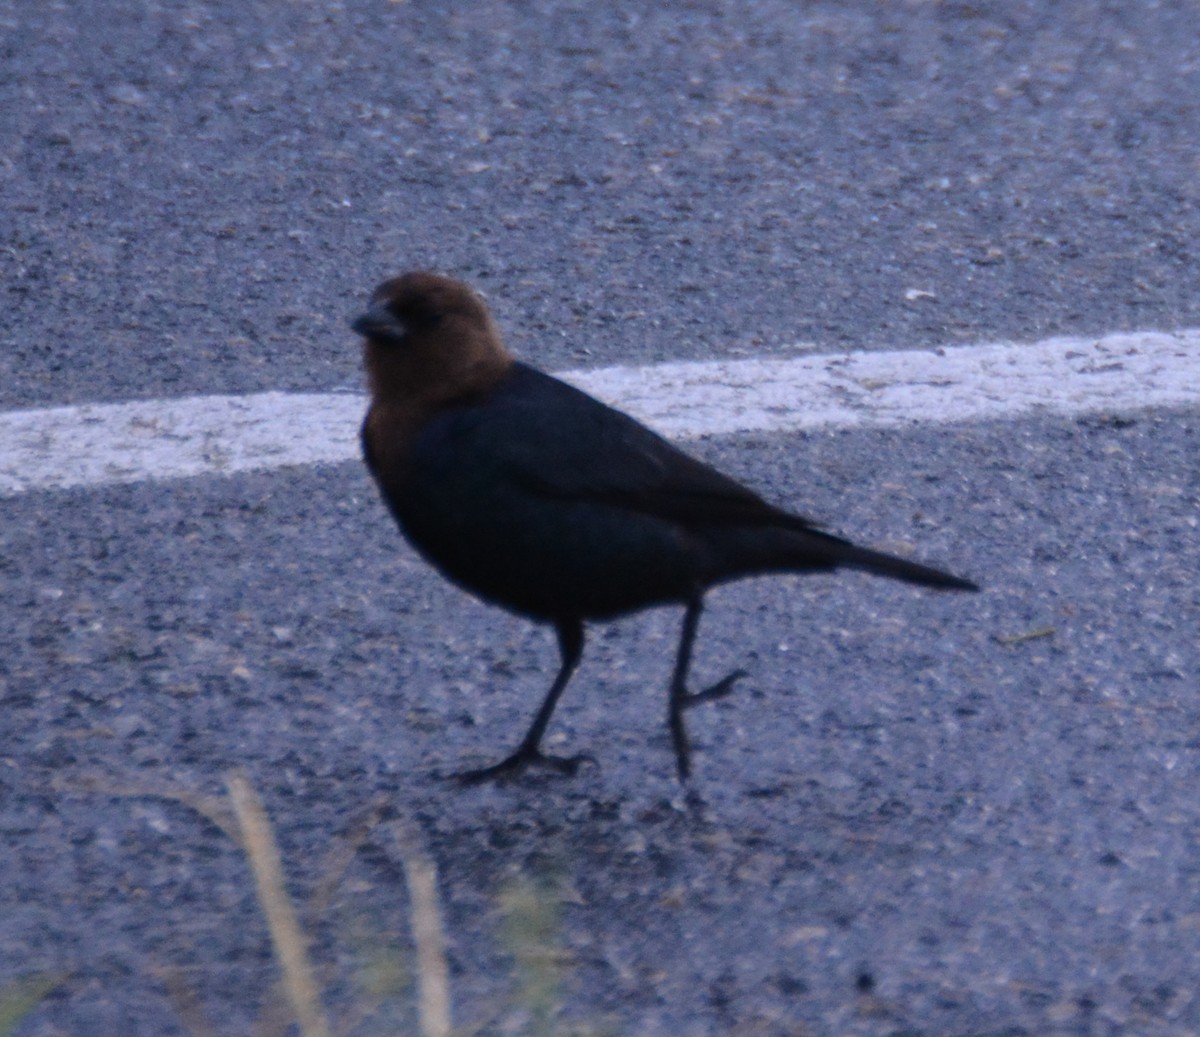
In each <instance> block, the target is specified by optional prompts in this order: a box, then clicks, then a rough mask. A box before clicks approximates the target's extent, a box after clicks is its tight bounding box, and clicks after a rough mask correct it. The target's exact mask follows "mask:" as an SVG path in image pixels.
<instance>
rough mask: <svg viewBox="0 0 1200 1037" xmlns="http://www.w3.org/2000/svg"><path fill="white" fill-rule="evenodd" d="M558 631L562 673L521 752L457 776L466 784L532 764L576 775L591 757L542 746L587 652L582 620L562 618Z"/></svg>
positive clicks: (556, 679) (514, 772) (472, 783)
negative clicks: (559, 752)
mask: <svg viewBox="0 0 1200 1037" xmlns="http://www.w3.org/2000/svg"><path fill="white" fill-rule="evenodd" d="M556 630H557V632H558V651H559V654H560V656H561V657H562V665H561V666H560V667H559V670H558V676H557V677H555V678H554V683H553V684H551V685H550V690H549V691H548V692H547V693H546V698H545V700H544V701H543V702H542V705H541V708H540V709H539V710H538V712H537V716H536V717H534V718H533V723H532V724H530V725H529V730H528V731H527V732H526V733H525V737H524V738H523V739H521V744H520V745H519V746H517V751H516V752H514V753H513V754H512V755H511V756H508V757H506V758H505V759H503V760H501V761H500V762H499V763H496V764H493V765H492V766H491V767H481V768H479V769H478V770H472V771H464V772H463V773H461V774H457V775H455V777H456V778H457V779H458V780H459V781H460V782H462V783H463V784H466V785H476V784H479V783H480V782H484V781H490V780H491V779H493V778H504V777H508V776H510V775H514V774H519V773H520V772H521V771H523V770H524V769H525V768H526V767H530V766H541V767H552V768H554V769H555V770H559V771H562V772H563V773H564V774H573V773H575V771H576V769H577V768H578V767H579V764H580V763H581V762H582V761H583V760H586V759H589V757H587V756H571V757H565V758H564V757H559V756H546V755H544V754H543V753H542V751H541V750H540V749H539V748H538V746H539V745H540V744H541V741H542V735H543V734H544V733H545V731H546V725H547V724H549V723H550V717H551V716H553V714H554V707H555V706H556V705H558V700H559V697H560V696H561V695H562V693H563V690H564V689H565V688H566V686H567V682H568V681H569V680H570V679H571V674H573V673H574V672H575V667H576V666H578V665H579V658H580V656H581V655H582V654H583V623H582V622H581V621H580V620H577V619H573V620H561V621H560V622H559V623H558V625H557V627H556Z"/></svg>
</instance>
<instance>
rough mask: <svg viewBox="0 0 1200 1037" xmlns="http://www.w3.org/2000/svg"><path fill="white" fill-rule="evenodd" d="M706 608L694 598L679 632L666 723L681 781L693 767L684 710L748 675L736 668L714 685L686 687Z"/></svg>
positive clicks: (724, 692)
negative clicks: (696, 689) (693, 650)
mask: <svg viewBox="0 0 1200 1037" xmlns="http://www.w3.org/2000/svg"><path fill="white" fill-rule="evenodd" d="M703 611H704V601H703V599H702V598H699V597H695V598H692V599H691V600H690V601H689V602H688V604H687V611H686V612H685V613H684V614H683V631H682V632H681V633H680V635H679V652H678V654H677V655H676V656H675V672H674V674H673V675H672V677H671V696H670V707H669V710H670V711H669V713H668V716H667V723H668V725H669V726H670V728H671V744H672V745H673V746H674V747H675V765H676V767H677V768H678V769H679V780H680V781H687V779H688V775H689V774H690V773H691V770H692V763H691V756H692V747H691V743H690V741H689V740H688V734H687V728H686V727H684V724H683V712H684V710H685V709H689V708H690V707H692V706H695V705H697V704H698V703H701V702H712V701H714V700H715V699H720V698H724V697H725V696H726V695H728V694H729V693H730V692H731V691H732V690H733V685H734V682H735V681H737V680H738V679H739V678H741V677H745V676H746V671H745V670H734V671H733V673H731V674H729V675H728V676H725V677H722V678H721V680H719V681H717V683H716V684H714V685H712V687H709V688H705V689H704V690H703V691H698V692H696V693H695V694H692V693H691V692H689V691H688V690H687V675H688V667H689V666H690V665H691V661H692V645H693V644H694V643H695V641H696V630H697V629H698V628H699V626H700V613H701V612H703Z"/></svg>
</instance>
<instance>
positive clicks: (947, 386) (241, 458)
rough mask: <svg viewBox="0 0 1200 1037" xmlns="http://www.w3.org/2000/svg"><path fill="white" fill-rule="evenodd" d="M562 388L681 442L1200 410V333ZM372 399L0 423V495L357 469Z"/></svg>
mask: <svg viewBox="0 0 1200 1037" xmlns="http://www.w3.org/2000/svg"><path fill="white" fill-rule="evenodd" d="M561 377H563V378H564V379H566V380H567V381H569V382H572V383H573V384H575V385H577V386H579V387H580V388H581V389H584V390H586V391H587V392H590V393H592V394H593V395H595V396H598V397H599V398H601V399H603V400H605V401H606V402H609V403H612V404H614V405H615V406H618V407H620V408H621V409H622V410H626V411H628V412H629V413H631V414H633V415H634V416H635V417H637V418H639V419H641V420H642V421H645V422H646V423H647V424H649V425H652V426H653V427H654V428H656V429H658V430H659V431H660V432H662V433H664V434H665V435H667V436H671V437H673V438H677V439H686V438H690V437H696V436H701V435H705V434H731V433H736V432H786V431H794V430H798V429H810V428H820V427H828V426H855V425H858V426H886V425H905V424H915V423H919V422H963V421H974V420H982V419H1003V418H1011V417H1016V416H1019V415H1022V414H1028V413H1030V412H1039V411H1040V412H1044V413H1051V414H1061V415H1073V414H1082V413H1087V412H1095V411H1111V412H1127V411H1136V410H1144V409H1148V408H1155V407H1178V406H1200V328H1195V329H1188V330H1185V331H1176V332H1168V333H1164V332H1138V333H1132V334H1115V335H1107V336H1104V337H1103V338H1054V339H1047V340H1045V341H1043V342H1037V343H1032V344H1027V345H1012V344H1008V343H1001V344H990V345H978V346H956V347H949V348H946V349H938V350H897V351H891V352H866V353H844V354H832V355H831V354H825V355H819V356H816V355H814V356H802V357H795V358H791V359H783V360H780V359H772V360H731V361H712V362H697V363H667V364H658V365H655V366H652V367H609V368H601V369H597V370H591V371H568V372H563V373H562V375H561ZM363 410H364V400H363V398H362V397H361V396H359V395H356V394H351V393H281V392H267V393H258V394H256V395H252V396H200V397H189V398H182V399H173V400H149V401H146V402H142V403H120V404H85V405H82V406H78V407H55V408H51V409H48V410H26V411H12V412H9V413H7V414H0V495H6V496H11V495H13V494H18V493H22V492H24V491H27V490H39V489H55V488H65V487H70V486H88V485H93V484H97V483H113V482H137V481H141V480H144V479H169V478H178V477H182V476H190V475H221V474H226V473H231V472H241V471H251V470H262V469H270V468H281V467H284V466H287V465H310V464H320V463H324V462H337V461H345V460H348V459H350V458H352V457H355V456H357V453H358V425H359V422H360V421H361V419H362V414H363Z"/></svg>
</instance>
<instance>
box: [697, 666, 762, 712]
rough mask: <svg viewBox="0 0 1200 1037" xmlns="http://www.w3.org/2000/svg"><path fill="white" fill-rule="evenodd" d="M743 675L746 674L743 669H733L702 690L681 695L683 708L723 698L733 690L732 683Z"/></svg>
mask: <svg viewBox="0 0 1200 1037" xmlns="http://www.w3.org/2000/svg"><path fill="white" fill-rule="evenodd" d="M745 676H747V673H746V671H745V670H734V671H733V673H731V674H729V675H727V676H725V677H722V678H721V679H720V680H719V681H717V683H716V684H714V685H713V686H712V687H710V688H705V689H704V690H703V691H697V692H695V693H694V694H691V695H685V696H684V697H683V706H684V708H685V709H689V708H691V707H692V706H698V705H699V704H700V703H701V702H715V701H716V700H717V699H723V698H724V697H725V696H726V695H728V694H729V693H730V692H731V691H733V686H734V684H736V683H737V682H738V681H740V680H741V679H742V678H743V677H745Z"/></svg>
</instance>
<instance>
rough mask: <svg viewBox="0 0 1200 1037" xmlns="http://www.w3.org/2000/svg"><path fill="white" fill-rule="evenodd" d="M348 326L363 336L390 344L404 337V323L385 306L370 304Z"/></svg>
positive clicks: (395, 343)
mask: <svg viewBox="0 0 1200 1037" xmlns="http://www.w3.org/2000/svg"><path fill="white" fill-rule="evenodd" d="M350 327H352V328H353V329H354V330H355V331H357V332H358V333H359V334H360V335H362V336H363V337H364V338H369V339H374V340H375V341H376V342H385V343H389V344H391V345H394V346H396V345H400V344H401V343H402V342H403V341H404V338H405V330H404V325H403V324H401V323H400V321H398V320H397V319H396V317H395V315H394V314H393V313H392V311H391V310H389V309H388V308H387V307H386V306H372V307H371V308H370V309H369V310H367V312H366V313H363V314H360V315H359V316H357V317H355V318H354V320H353V321H351V322H350Z"/></svg>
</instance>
